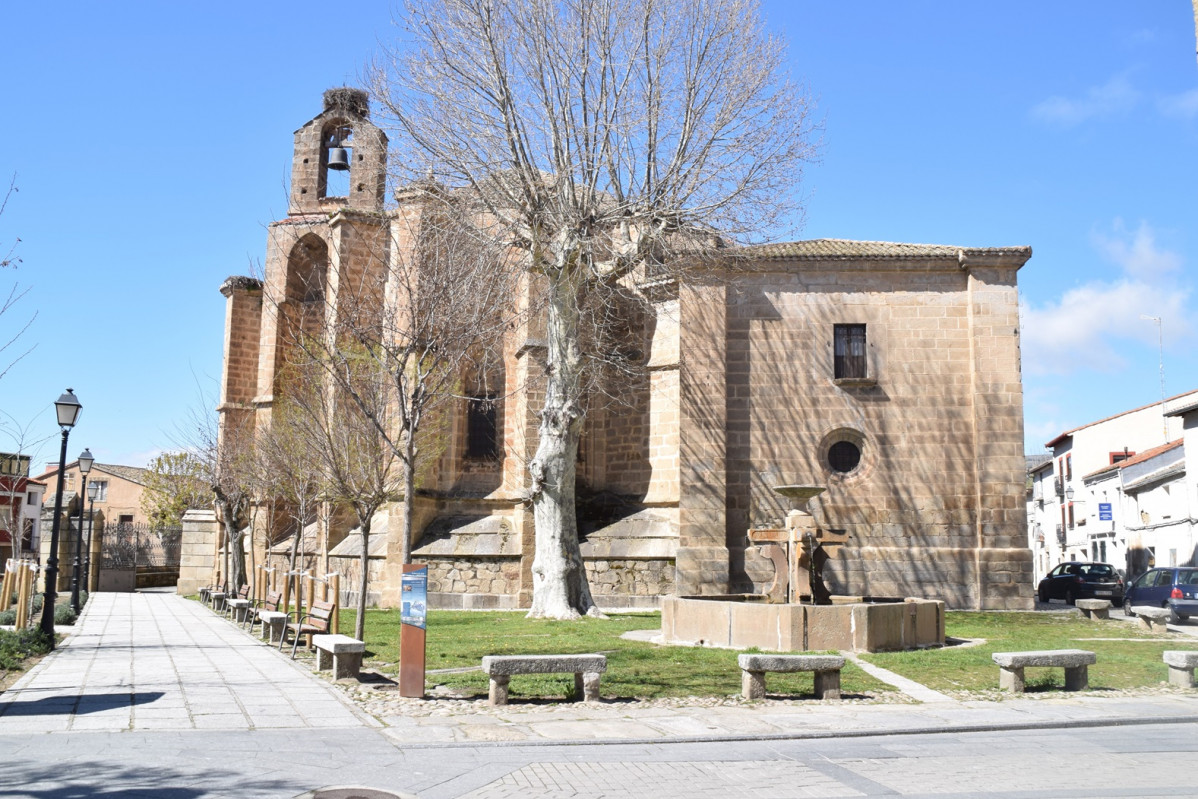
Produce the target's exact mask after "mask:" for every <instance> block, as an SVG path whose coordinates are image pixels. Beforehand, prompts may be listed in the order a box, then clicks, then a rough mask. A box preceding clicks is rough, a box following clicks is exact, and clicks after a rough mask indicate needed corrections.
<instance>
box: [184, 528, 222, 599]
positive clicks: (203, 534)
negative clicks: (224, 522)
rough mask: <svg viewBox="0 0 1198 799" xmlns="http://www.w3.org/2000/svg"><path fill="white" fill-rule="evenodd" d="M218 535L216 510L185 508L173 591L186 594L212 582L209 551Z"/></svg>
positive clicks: (213, 549) (214, 548)
mask: <svg viewBox="0 0 1198 799" xmlns="http://www.w3.org/2000/svg"><path fill="white" fill-rule="evenodd" d="M219 534H220V524H219V522H217V520H216V512H215V511H211V510H189V511H188V512H187V513H185V514H184V515H183V541H182V544H181V547H180V552H179V581H178V582H177V583H176V584H175V593H177V594H179V595H181V596H190V595H192V594H196V593H199V590H200V588H201V587H202V586H205V585H210V584H211V583H212V578H213V573H214V570H215V564H214V562H213V553H214V552H215V551H216V540H217V536H218V535H219Z"/></svg>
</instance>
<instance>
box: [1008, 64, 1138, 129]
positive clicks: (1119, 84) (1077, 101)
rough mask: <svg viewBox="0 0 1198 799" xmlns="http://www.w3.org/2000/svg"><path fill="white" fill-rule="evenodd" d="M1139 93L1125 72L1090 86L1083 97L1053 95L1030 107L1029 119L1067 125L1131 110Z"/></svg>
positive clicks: (1136, 101)
mask: <svg viewBox="0 0 1198 799" xmlns="http://www.w3.org/2000/svg"><path fill="white" fill-rule="evenodd" d="M1139 101H1140V92H1139V91H1138V90H1137V89H1136V88H1135V87H1134V86H1132V85H1131V81H1130V80H1128V79H1127V77H1126V76H1125V75H1116V76H1115V77H1113V78H1111V79H1110V80H1109V81H1107V82H1106V83H1105V84H1103V85H1102V86H1093V87H1091V88H1089V89H1087V90H1086V93H1085V95H1084V96H1082V97H1074V98H1070V97H1061V96H1053V97H1049V98H1048V99H1047V100H1043V101H1041V102H1039V103H1037V104H1036V105H1035V106H1033V107H1032V111H1031V114H1032V118H1033V119H1037V120H1039V121H1041V122H1046V123H1049V124H1053V125H1061V126H1064V127H1070V126H1073V125H1079V124H1081V123H1082V122H1085V121H1087V120H1089V119H1096V118H1101V117H1109V116H1114V115H1116V114H1120V113H1123V112H1126V111H1129V110H1131V109H1132V108H1134V107H1135V106H1136V104H1137V103H1139Z"/></svg>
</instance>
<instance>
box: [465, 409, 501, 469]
mask: <svg viewBox="0 0 1198 799" xmlns="http://www.w3.org/2000/svg"><path fill="white" fill-rule="evenodd" d="M498 416H499V415H498V412H497V408H496V405H495V398H494V397H492V396H479V397H471V398H470V401H469V402H468V403H467V405H466V457H467V458H480V459H486V458H497V457H499V425H498Z"/></svg>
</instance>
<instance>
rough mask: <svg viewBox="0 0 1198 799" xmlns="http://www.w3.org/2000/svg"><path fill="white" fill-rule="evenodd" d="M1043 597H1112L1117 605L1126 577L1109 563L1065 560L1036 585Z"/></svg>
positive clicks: (1042, 600) (1043, 600)
mask: <svg viewBox="0 0 1198 799" xmlns="http://www.w3.org/2000/svg"><path fill="white" fill-rule="evenodd" d="M1037 593H1039V594H1040V601H1041V602H1047V601H1048V600H1050V599H1063V600H1065V601H1066V602H1068V603H1069V604H1070V605H1072V604H1073V600H1075V599H1109V600H1110V601H1111V604H1112V605H1115V606H1116V607H1118V606H1119V604H1120V603H1121V602H1122V601H1123V578H1122V577H1120V576H1119V572H1117V571H1116V570H1115V567H1114V566H1112V565H1111V564H1109V563H1082V562H1080V561H1070V562H1068V563H1062V564H1060V565H1058V566H1057V567H1056V568H1055V569H1053V570H1052V571H1050V572H1049V573H1048V574H1047V575H1046V576H1045V577H1044V579H1043V580H1041V581H1040V587H1039V589H1037Z"/></svg>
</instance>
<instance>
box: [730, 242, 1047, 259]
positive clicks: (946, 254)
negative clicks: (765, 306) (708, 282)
mask: <svg viewBox="0 0 1198 799" xmlns="http://www.w3.org/2000/svg"><path fill="white" fill-rule="evenodd" d="M734 252H736V254H738V255H745V256H750V257H753V258H758V259H762V260H773V259H779V260H781V259H786V260H818V261H826V260H836V259H857V258H869V259H884V260H890V259H893V260H901V259H910V258H925V259H926V258H933V259H945V260H948V259H951V260H959V259H960V257H961V256H962V255H964V256H965V257H966V259H968V257H969V256H970V255H971V254H972V255H1017V256H1025V257H1030V256H1031V254H1032V248H1031V247H958V246H955V245H949V244H907V243H903V242H893V241H853V240H851V239H809V240H807V241H784V242H778V243H776V244H758V245H753V246H749V247H739V248H736V249H735V250H734Z"/></svg>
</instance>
